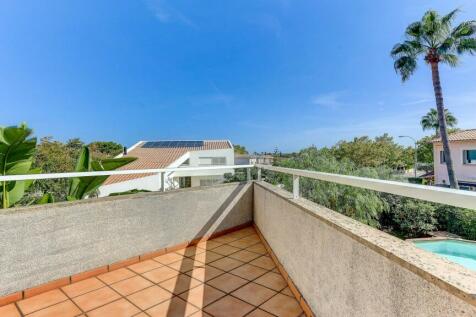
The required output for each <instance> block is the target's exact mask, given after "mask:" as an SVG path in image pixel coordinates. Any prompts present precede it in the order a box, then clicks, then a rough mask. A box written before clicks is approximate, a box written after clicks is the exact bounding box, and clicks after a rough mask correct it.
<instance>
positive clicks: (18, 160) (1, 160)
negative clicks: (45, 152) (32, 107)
mask: <svg viewBox="0 0 476 317" xmlns="http://www.w3.org/2000/svg"><path fill="white" fill-rule="evenodd" d="M31 135H32V130H31V129H30V128H28V127H27V126H26V124H21V125H19V126H12V127H0V175H2V176H6V175H21V174H35V173H39V172H40V170H39V169H32V168H31V166H32V163H33V155H34V154H35V149H36V138H33V137H31ZM32 183H33V181H31V180H25V181H9V182H7V181H3V182H1V187H0V200H1V206H2V208H8V207H10V206H13V205H14V204H16V203H17V202H19V201H20V200H21V199H22V197H23V195H24V194H25V191H26V190H27V189H28V188H29V187H30V186H31V184H32Z"/></svg>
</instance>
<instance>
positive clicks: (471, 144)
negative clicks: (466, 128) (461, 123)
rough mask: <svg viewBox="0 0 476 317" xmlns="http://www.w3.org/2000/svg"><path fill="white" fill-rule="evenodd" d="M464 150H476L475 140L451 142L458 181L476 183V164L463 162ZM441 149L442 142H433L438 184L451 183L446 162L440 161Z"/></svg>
mask: <svg viewBox="0 0 476 317" xmlns="http://www.w3.org/2000/svg"><path fill="white" fill-rule="evenodd" d="M463 150H476V142H475V141H458V142H451V143H450V152H451V158H452V159H453V166H454V169H455V174H456V179H457V180H458V181H467V182H471V183H476V165H474V164H473V165H471V164H463ZM440 151H443V145H442V144H441V143H434V144H433V157H434V162H433V165H434V170H435V182H436V184H443V180H444V183H445V184H449V180H448V172H447V170H446V164H445V163H440Z"/></svg>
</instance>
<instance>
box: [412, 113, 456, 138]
mask: <svg viewBox="0 0 476 317" xmlns="http://www.w3.org/2000/svg"><path fill="white" fill-rule="evenodd" d="M445 119H446V126H447V127H448V128H453V127H455V126H456V125H457V124H458V119H456V117H455V116H454V115H453V114H452V113H451V112H449V111H448V109H445ZM420 124H421V127H422V128H423V131H425V130H435V134H436V136H437V137H439V136H440V132H439V130H440V123H439V122H438V111H436V109H434V108H432V109H430V111H428V113H427V114H426V115H424V116H423V117H421V121H420Z"/></svg>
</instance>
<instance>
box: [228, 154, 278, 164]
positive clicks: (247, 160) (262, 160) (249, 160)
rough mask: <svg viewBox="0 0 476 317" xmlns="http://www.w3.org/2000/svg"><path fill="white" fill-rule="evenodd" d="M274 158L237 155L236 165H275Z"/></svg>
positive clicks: (269, 156)
mask: <svg viewBox="0 0 476 317" xmlns="http://www.w3.org/2000/svg"><path fill="white" fill-rule="evenodd" d="M273 162H274V157H273V156H272V155H250V154H235V164H236V165H248V164H264V165H273Z"/></svg>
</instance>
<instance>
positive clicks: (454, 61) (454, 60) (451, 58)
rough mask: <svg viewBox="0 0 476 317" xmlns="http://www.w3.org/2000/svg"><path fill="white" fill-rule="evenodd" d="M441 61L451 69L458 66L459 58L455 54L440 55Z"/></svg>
mask: <svg viewBox="0 0 476 317" xmlns="http://www.w3.org/2000/svg"><path fill="white" fill-rule="evenodd" d="M440 60H441V62H442V63H445V64H448V65H449V66H451V67H456V66H458V62H459V58H458V56H457V55H455V54H440Z"/></svg>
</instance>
